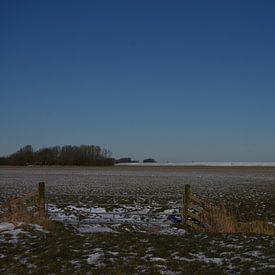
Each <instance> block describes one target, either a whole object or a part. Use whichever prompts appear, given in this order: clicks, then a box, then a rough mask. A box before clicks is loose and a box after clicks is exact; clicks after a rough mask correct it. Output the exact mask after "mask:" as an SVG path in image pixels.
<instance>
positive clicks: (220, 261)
mask: <svg viewBox="0 0 275 275" xmlns="http://www.w3.org/2000/svg"><path fill="white" fill-rule="evenodd" d="M190 255H192V256H193V257H195V259H196V260H198V261H200V262H204V263H206V264H216V265H222V264H223V261H224V259H223V258H209V257H207V256H206V255H204V254H203V253H201V252H199V253H197V254H196V253H190Z"/></svg>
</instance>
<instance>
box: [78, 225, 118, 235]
mask: <svg viewBox="0 0 275 275" xmlns="http://www.w3.org/2000/svg"><path fill="white" fill-rule="evenodd" d="M78 231H79V232H80V233H103V232H108V233H117V232H116V231H114V230H112V229H111V228H109V227H107V226H103V225H100V224H92V225H81V226H80V227H79V228H78Z"/></svg>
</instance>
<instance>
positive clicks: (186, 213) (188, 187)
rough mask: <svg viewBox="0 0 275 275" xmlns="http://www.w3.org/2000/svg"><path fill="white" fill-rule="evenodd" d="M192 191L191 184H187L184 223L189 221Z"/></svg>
mask: <svg viewBox="0 0 275 275" xmlns="http://www.w3.org/2000/svg"><path fill="white" fill-rule="evenodd" d="M190 193H191V191H190V184H186V185H185V187H184V209H183V218H184V225H187V221H188V215H189V213H188V212H189V204H190Z"/></svg>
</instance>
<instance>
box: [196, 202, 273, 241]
mask: <svg viewBox="0 0 275 275" xmlns="http://www.w3.org/2000/svg"><path fill="white" fill-rule="evenodd" d="M201 224H202V225H203V226H202V231H204V232H208V233H247V234H261V235H272V236H274V235H275V227H274V226H273V225H271V224H268V223H267V222H266V221H262V220H255V221H251V222H238V221H237V219H236V218H235V217H234V215H232V214H231V213H229V211H228V210H227V209H226V207H225V206H224V204H220V206H219V207H216V206H213V205H211V204H208V205H207V207H206V210H205V211H203V213H202V214H201Z"/></svg>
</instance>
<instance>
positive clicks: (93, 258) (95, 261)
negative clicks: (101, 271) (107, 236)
mask: <svg viewBox="0 0 275 275" xmlns="http://www.w3.org/2000/svg"><path fill="white" fill-rule="evenodd" d="M103 255H104V253H103V252H102V250H101V248H97V249H95V250H94V253H92V254H89V255H88V258H87V263H88V264H90V265H95V266H101V265H102V263H101V262H100V261H99V259H100V258H101V257H102V256H103Z"/></svg>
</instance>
